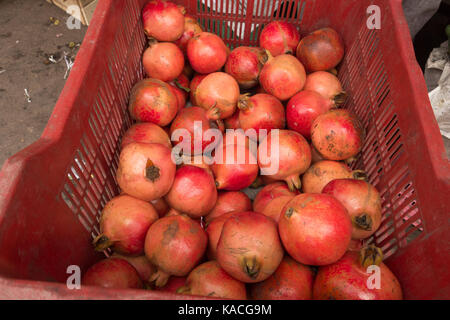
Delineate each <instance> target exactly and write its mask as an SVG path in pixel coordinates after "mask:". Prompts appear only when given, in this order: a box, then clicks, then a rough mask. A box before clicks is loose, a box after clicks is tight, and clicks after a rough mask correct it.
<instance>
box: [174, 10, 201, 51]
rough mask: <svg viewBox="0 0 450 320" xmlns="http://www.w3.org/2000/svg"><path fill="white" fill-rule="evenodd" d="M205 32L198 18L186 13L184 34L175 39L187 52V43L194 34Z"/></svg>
mask: <svg viewBox="0 0 450 320" xmlns="http://www.w3.org/2000/svg"><path fill="white" fill-rule="evenodd" d="M202 32H203V29H202V27H201V25H200V24H199V23H198V22H197V20H196V19H195V18H194V17H192V16H190V15H188V14H186V15H184V32H183V35H182V36H181V37H180V38H179V39H177V40H176V41H175V44H176V45H177V46H178V47H179V48H180V49H181V50H182V51H183V53H185V54H186V49H187V44H188V42H189V40H191V39H192V38H193V37H194V36H196V35H198V34H200V33H202Z"/></svg>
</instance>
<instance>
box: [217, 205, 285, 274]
mask: <svg viewBox="0 0 450 320" xmlns="http://www.w3.org/2000/svg"><path fill="white" fill-rule="evenodd" d="M283 254H284V252H283V247H282V245H281V242H280V238H279V236H278V231H277V225H276V223H275V222H274V221H273V220H272V219H270V218H268V217H266V216H265V215H263V214H260V213H256V212H251V211H248V212H241V213H237V214H234V215H232V216H231V217H230V218H229V219H228V220H227V221H226V222H225V224H224V225H223V229H222V234H221V235H220V239H219V243H218V244H217V262H219V265H220V266H221V267H222V268H223V269H224V270H225V271H226V272H227V273H228V274H229V275H231V276H232V277H233V278H235V279H237V280H239V281H242V282H245V283H254V282H260V281H263V280H266V279H267V278H268V277H270V276H271V275H272V274H273V273H274V272H275V270H276V269H277V268H278V266H279V265H280V263H281V260H282V259H283Z"/></svg>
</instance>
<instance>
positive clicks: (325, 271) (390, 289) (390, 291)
mask: <svg viewBox="0 0 450 320" xmlns="http://www.w3.org/2000/svg"><path fill="white" fill-rule="evenodd" d="M381 261H382V252H381V250H380V249H379V248H377V247H375V246H373V245H372V246H370V247H365V248H363V249H362V250H361V252H357V251H347V253H346V254H345V255H344V256H343V257H342V258H341V259H340V260H339V261H337V262H336V263H333V264H330V265H328V266H323V267H320V268H319V271H318V272H317V276H316V279H315V281H314V288H313V298H314V299H315V300H330V299H333V300H401V299H403V294H402V288H401V286H400V283H399V282H398V280H397V278H396V277H395V275H394V274H393V273H392V271H391V270H389V268H388V267H387V266H386V265H385V264H384V263H383V262H381ZM370 265H377V266H378V267H379V268H380V271H379V273H378V274H379V275H380V279H379V280H380V283H379V287H378V288H377V287H375V288H373V289H370V288H369V286H368V283H369V281H370V277H371V276H373V272H368V267H369V266H370ZM372 281H373V280H372Z"/></svg>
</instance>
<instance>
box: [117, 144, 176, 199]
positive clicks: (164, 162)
mask: <svg viewBox="0 0 450 320" xmlns="http://www.w3.org/2000/svg"><path fill="white" fill-rule="evenodd" d="M170 157H171V150H170V149H169V148H167V147H166V146H163V145H162V144H156V143H130V144H129V145H127V146H125V148H123V150H122V152H121V153H120V158H119V167H118V169H117V173H116V178H117V183H118V184H119V187H120V188H121V189H122V190H123V191H124V192H125V193H127V194H129V195H130V196H132V197H135V198H138V199H141V200H145V201H151V200H155V199H159V198H161V197H163V196H164V195H165V194H166V193H167V192H169V189H170V187H171V186H172V183H173V180H174V178H175V170H176V166H175V164H174V163H173V162H172V161H170ZM168 159H169V160H168Z"/></svg>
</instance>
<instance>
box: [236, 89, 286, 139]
mask: <svg viewBox="0 0 450 320" xmlns="http://www.w3.org/2000/svg"><path fill="white" fill-rule="evenodd" d="M237 106H238V108H239V110H240V111H239V123H240V125H241V128H242V129H244V130H248V129H254V130H256V132H257V133H258V135H260V130H261V129H265V130H267V133H269V132H270V130H272V129H284V127H285V126H286V120H285V119H286V114H285V112H284V106H283V105H282V104H281V102H280V100H278V99H277V98H275V97H274V96H271V95H270V94H264V93H259V94H256V95H254V96H252V97H249V95H247V94H242V95H240V97H239V101H238V104H237Z"/></svg>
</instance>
